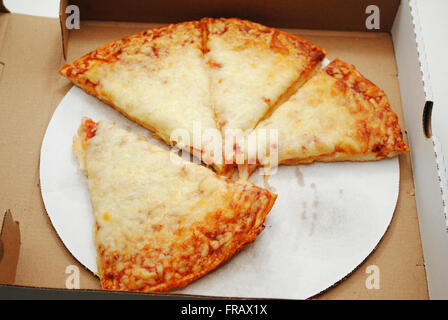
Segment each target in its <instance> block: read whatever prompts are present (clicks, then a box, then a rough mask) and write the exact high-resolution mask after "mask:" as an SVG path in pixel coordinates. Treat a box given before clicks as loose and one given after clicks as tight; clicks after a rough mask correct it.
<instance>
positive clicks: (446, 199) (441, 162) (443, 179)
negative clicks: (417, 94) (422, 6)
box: [409, 0, 448, 232]
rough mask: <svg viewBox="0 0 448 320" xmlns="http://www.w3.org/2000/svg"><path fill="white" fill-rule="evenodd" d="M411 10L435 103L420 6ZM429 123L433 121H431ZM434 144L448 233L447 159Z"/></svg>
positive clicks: (426, 84) (427, 89)
mask: <svg viewBox="0 0 448 320" xmlns="http://www.w3.org/2000/svg"><path fill="white" fill-rule="evenodd" d="M409 6H410V8H411V13H412V19H413V23H414V33H415V39H416V41H417V51H418V56H419V61H420V71H421V73H422V79H423V89H424V90H425V95H426V101H429V102H431V103H432V102H433V101H434V98H433V93H432V86H431V75H430V72H429V67H428V63H427V58H426V57H427V55H426V47H425V41H424V39H423V32H422V30H421V23H420V14H419V11H418V6H417V3H416V2H415V0H411V1H410V2H409ZM428 121H431V120H430V119H429V120H428ZM431 139H432V143H433V145H434V153H435V157H436V162H437V171H438V174H439V184H440V192H441V195H442V203H443V214H444V216H445V225H446V229H447V232H448V182H447V173H446V172H447V169H446V166H445V163H446V162H445V159H444V156H443V152H442V145H441V144H440V142H439V140H438V139H437V136H435V135H432V136H431Z"/></svg>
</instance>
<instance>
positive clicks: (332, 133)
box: [256, 60, 408, 164]
mask: <svg viewBox="0 0 448 320" xmlns="http://www.w3.org/2000/svg"><path fill="white" fill-rule="evenodd" d="M333 72H335V74H333ZM344 74H345V76H344ZM362 87H363V88H362ZM361 88H362V89H361ZM363 91H365V92H363ZM369 91H370V92H372V93H374V95H373V96H371V97H368V96H366V92H369ZM262 129H265V130H266V129H273V130H278V141H269V137H268V136H266V138H265V139H267V140H268V141H267V142H266V143H267V145H270V146H271V148H276V149H277V148H278V150H277V152H278V162H279V163H280V164H282V163H283V164H297V163H309V162H312V161H315V160H318V161H340V160H351V161H367V160H378V159H381V158H383V157H385V156H387V157H391V156H395V155H396V154H397V153H400V152H403V151H407V150H408V148H407V146H406V145H405V144H404V142H403V140H402V137H401V133H400V127H399V126H398V121H397V117H396V115H395V114H394V113H393V111H392V110H391V109H390V106H389V103H388V101H387V97H386V96H385V94H384V92H382V91H381V90H379V89H378V88H377V87H376V86H374V85H373V84H372V83H371V82H369V81H368V80H366V79H365V78H364V77H362V76H361V75H360V74H359V73H358V72H357V71H356V70H355V69H354V67H353V66H350V65H348V64H346V63H344V62H342V61H340V60H335V61H333V62H332V63H331V64H330V65H329V66H328V67H327V68H325V69H324V70H322V71H320V72H319V73H318V74H317V75H316V76H314V77H313V78H311V80H309V81H308V82H307V83H306V84H305V85H304V86H303V87H302V88H301V89H300V90H299V91H298V92H297V93H296V94H295V95H293V96H292V97H291V98H290V99H289V100H288V101H287V102H286V103H284V104H283V105H281V106H280V107H279V108H278V109H277V110H275V112H274V113H273V114H272V115H271V117H270V118H269V119H266V120H264V121H262V122H260V124H259V125H258V126H257V128H256V131H257V138H259V139H263V138H264V137H265V136H264V135H261V134H260V133H261V132H262V131H261V130H262ZM260 162H261V161H260Z"/></svg>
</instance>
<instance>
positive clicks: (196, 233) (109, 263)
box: [73, 118, 277, 292]
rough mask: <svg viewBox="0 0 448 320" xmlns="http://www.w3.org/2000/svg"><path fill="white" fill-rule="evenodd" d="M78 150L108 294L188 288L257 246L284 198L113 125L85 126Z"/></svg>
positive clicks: (88, 123) (87, 122)
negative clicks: (277, 203) (279, 199)
mask: <svg viewBox="0 0 448 320" xmlns="http://www.w3.org/2000/svg"><path fill="white" fill-rule="evenodd" d="M73 150H74V154H75V156H76V158H77V159H78V162H79V165H80V167H81V169H82V170H83V171H84V173H85V174H86V176H87V178H88V187H89V191H90V197H91V202H92V207H93V213H94V216H95V228H94V235H95V236H94V240H95V244H96V249H97V262H98V275H99V277H100V279H101V285H102V287H103V288H104V289H107V290H126V291H141V292H158V291H163V290H168V289H172V288H176V287H182V286H185V285H186V284H188V283H189V282H191V281H193V280H195V279H196V278H198V277H201V276H203V275H205V274H206V273H208V272H209V271H211V270H212V269H214V268H216V267H217V266H218V265H220V264H221V263H222V262H224V261H225V260H227V259H229V258H230V257H231V256H232V255H234V254H235V253H236V252H237V251H238V250H239V249H241V248H242V247H243V246H244V245H245V244H246V243H249V242H251V241H253V240H254V239H255V237H256V236H257V234H258V233H259V232H260V231H261V230H262V229H263V222H264V220H265V218H266V215H267V214H268V213H269V211H270V210H271V208H272V206H273V204H274V202H275V200H276V197H277V196H276V195H275V194H272V193H270V192H269V191H267V190H264V189H262V188H259V187H257V186H255V185H253V184H252V183H250V182H241V181H233V180H229V179H227V178H224V177H221V176H218V175H216V174H215V173H214V172H213V171H211V170H209V169H208V168H206V167H203V166H201V165H197V164H194V163H192V162H189V161H184V160H183V159H181V158H180V157H178V156H177V155H176V154H174V153H172V152H169V151H166V150H163V149H162V148H160V147H157V146H155V145H152V144H150V143H149V142H148V141H146V139H145V138H143V137H142V136H139V135H136V134H133V133H130V132H128V131H126V130H124V129H121V128H119V127H117V126H116V125H114V124H113V123H110V122H106V121H100V122H98V123H96V122H93V121H92V120H90V119H87V118H86V119H84V120H83V122H82V124H81V127H80V129H79V132H78V135H77V136H76V137H75V138H74V141H73Z"/></svg>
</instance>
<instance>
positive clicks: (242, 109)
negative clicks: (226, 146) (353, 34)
mask: <svg viewBox="0 0 448 320" xmlns="http://www.w3.org/2000/svg"><path fill="white" fill-rule="evenodd" d="M202 23H203V25H204V29H205V36H204V38H205V41H206V47H205V50H206V51H205V52H206V54H205V58H206V61H207V62H206V63H207V66H208V70H209V72H210V76H211V99H212V104H213V106H214V108H215V111H216V114H217V119H218V125H219V127H220V128H222V129H223V131H225V129H241V130H242V131H246V130H251V129H253V128H254V127H255V126H256V125H257V123H258V122H259V121H260V119H261V118H263V117H264V116H265V115H266V113H268V112H269V111H271V110H272V109H273V108H275V106H276V105H278V104H279V103H280V102H281V101H282V100H284V99H286V98H287V97H288V96H290V95H291V94H292V93H294V92H295V91H296V90H297V88H298V87H300V86H301V85H302V84H303V83H304V82H305V81H306V80H307V79H308V78H309V77H310V76H311V75H312V73H313V72H314V71H315V70H316V68H318V67H319V65H320V64H321V62H322V60H323V59H324V58H325V56H326V52H325V51H324V50H323V49H321V48H319V47H318V46H315V45H313V44H312V43H310V42H309V41H307V40H304V39H302V38H300V37H297V36H294V35H291V34H288V33H286V32H283V31H279V30H277V29H274V28H269V27H266V26H263V25H260V24H258V23H254V22H251V21H246V20H240V19H236V18H232V19H224V18H221V19H212V18H204V19H202Z"/></svg>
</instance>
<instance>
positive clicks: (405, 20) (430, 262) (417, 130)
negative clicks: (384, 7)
mask: <svg viewBox="0 0 448 320" xmlns="http://www.w3.org/2000/svg"><path fill="white" fill-rule="evenodd" d="M411 4H412V2H411ZM411 9H412V11H411ZM414 14H415V9H414V8H413V7H412V8H411V5H410V3H409V2H407V1H403V2H402V5H401V6H400V10H399V12H398V14H397V18H396V22H395V24H394V26H393V28H392V38H393V40H394V48H395V55H396V57H397V66H398V77H399V80H400V87H401V94H402V100H403V109H404V115H405V121H406V124H407V131H408V136H409V142H410V148H411V159H412V168H413V174H414V179H415V197H416V203H417V211H418V215H419V224H420V232H421V239H422V246H423V254H424V260H425V267H426V275H427V279H428V289H429V294H430V297H431V298H434V299H446V298H448V291H447V288H448V273H447V272H446V271H447V270H448V254H447V248H448V233H447V232H446V224H445V217H444V209H443V201H442V194H441V188H440V185H439V181H441V180H439V179H441V177H440V174H439V165H438V163H437V157H438V156H437V154H435V153H434V150H435V149H434V140H433V139H432V137H431V136H429V134H428V133H430V132H428V130H427V129H426V130H425V126H424V124H427V123H428V117H429V114H428V112H429V110H428V108H430V106H431V105H432V101H431V100H430V99H431V92H430V90H429V86H428V78H427V77H423V76H422V70H423V69H424V68H425V63H426V62H425V57H424V54H422V53H420V54H419V51H421V48H418V47H417V45H416V41H417V44H418V45H419V46H421V42H420V41H421V38H420V35H417V37H416V34H415V33H414V32H417V33H419V26H418V21H416V20H414V19H415V16H414ZM413 18H414V19H413ZM416 23H417V26H416ZM415 26H416V28H414V27H415ZM419 42H420V44H419ZM423 80H426V83H425V84H424V83H423ZM425 115H426V116H425ZM424 119H425V120H424ZM425 131H426V133H427V134H428V136H427V135H425Z"/></svg>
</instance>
